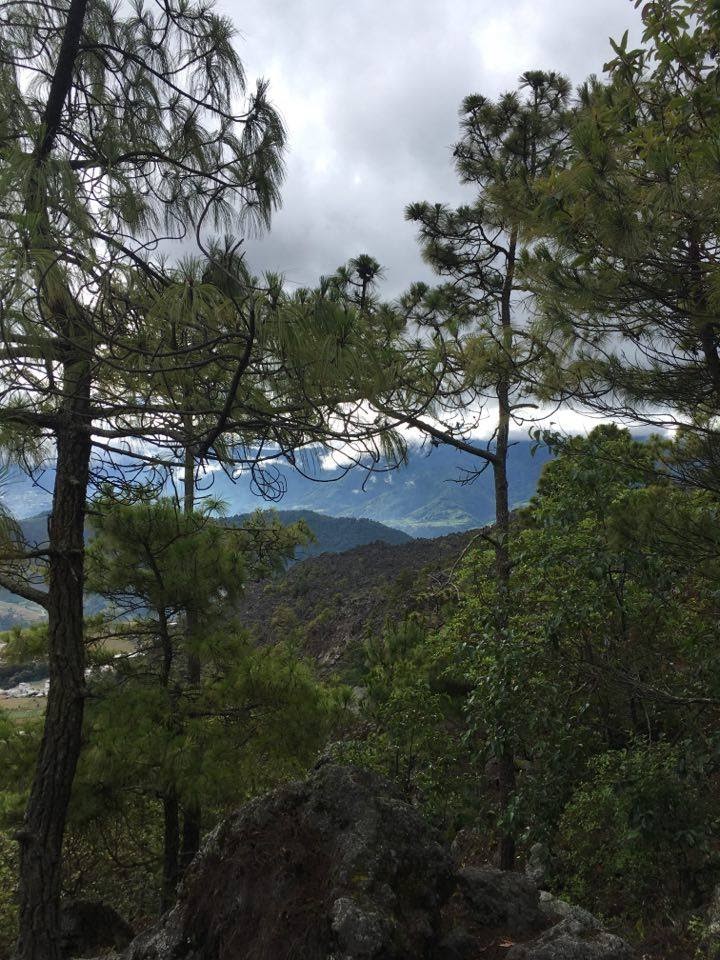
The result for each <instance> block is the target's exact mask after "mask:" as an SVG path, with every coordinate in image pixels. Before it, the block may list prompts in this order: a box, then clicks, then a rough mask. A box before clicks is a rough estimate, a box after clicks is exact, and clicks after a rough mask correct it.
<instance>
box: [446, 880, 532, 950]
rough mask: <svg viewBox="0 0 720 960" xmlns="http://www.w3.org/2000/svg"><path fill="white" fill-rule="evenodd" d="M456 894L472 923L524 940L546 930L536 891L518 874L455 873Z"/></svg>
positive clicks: (528, 881)
mask: <svg viewBox="0 0 720 960" xmlns="http://www.w3.org/2000/svg"><path fill="white" fill-rule="evenodd" d="M457 876H458V887H459V891H460V893H461V895H462V897H463V899H464V901H465V903H466V905H467V908H468V910H469V912H470V914H471V915H472V918H473V920H474V922H475V923H477V924H480V925H482V926H483V927H500V928H502V929H503V930H505V931H506V932H507V933H508V934H509V935H510V936H513V937H514V936H523V935H525V934H527V933H532V932H533V931H534V930H541V929H542V928H543V927H544V926H546V921H545V916H544V914H543V913H542V911H541V910H540V895H539V894H538V890H537V887H536V886H535V884H534V883H532V882H531V881H530V880H527V879H526V878H525V877H524V876H523V875H522V874H520V873H508V872H507V871H505V870H496V869H495V868H494V867H466V868H465V869H464V870H460V872H459V873H458V875H457Z"/></svg>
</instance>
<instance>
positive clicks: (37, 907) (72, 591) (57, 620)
mask: <svg viewBox="0 0 720 960" xmlns="http://www.w3.org/2000/svg"><path fill="white" fill-rule="evenodd" d="M83 366H84V364H83ZM73 392H74V396H73V397H72V401H71V404H70V409H69V410H67V411H66V415H65V424H64V426H63V427H62V428H61V429H60V430H58V433H57V468H56V475H55V489H54V494H53V510H52V515H51V518H50V550H51V560H50V569H49V585H48V603H47V607H48V619H49V624H48V626H49V674H50V690H49V694H48V700H47V710H46V714H45V726H44V731H43V738H42V743H41V745H40V752H39V755H38V759H37V766H36V771H35V778H34V780H33V785H32V790H31V792H30V799H29V800H28V805H27V809H26V812H25V821H24V825H23V829H22V831H21V833H20V836H19V839H20V936H19V940H18V946H17V956H18V958H20V960H60V956H61V954H60V924H59V911H60V888H61V879H62V871H61V867H62V860H61V857H62V844H63V836H64V832H65V821H66V817H67V809H68V804H69V802H70V793H71V789H72V784H73V779H74V776H75V769H76V767H77V762H78V758H79V755H80V747H81V737H82V722H83V709H84V700H85V643H84V630H83V584H84V526H85V504H86V497H87V484H88V475H89V465H90V449H91V440H90V431H89V425H88V424H87V422H85V418H84V417H83V409H82V408H83V407H84V406H86V405H87V404H88V403H89V392H90V391H89V378H88V376H87V373H86V372H84V373H83V375H82V376H81V378H80V380H79V381H75V382H74V383H73Z"/></svg>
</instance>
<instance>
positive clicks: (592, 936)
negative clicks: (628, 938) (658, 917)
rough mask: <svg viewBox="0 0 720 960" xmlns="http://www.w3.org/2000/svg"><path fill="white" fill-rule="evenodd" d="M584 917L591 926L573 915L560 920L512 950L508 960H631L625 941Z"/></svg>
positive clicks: (630, 952) (631, 956)
mask: <svg viewBox="0 0 720 960" xmlns="http://www.w3.org/2000/svg"><path fill="white" fill-rule="evenodd" d="M581 912H582V913H586V911H581ZM587 916H589V917H590V918H591V921H592V922H591V923H587V922H584V921H583V920H581V919H577V918H576V917H572V916H569V917H566V918H564V919H562V920H561V921H560V922H559V923H556V924H555V925H554V926H552V927H550V929H548V930H546V931H545V932H544V933H542V934H540V936H539V937H537V938H535V939H533V940H531V941H529V942H528V943H523V944H517V945H516V946H514V947H512V948H511V949H510V950H509V951H508V953H507V960H632V958H633V951H632V950H631V948H630V947H629V945H628V944H627V943H626V942H625V941H624V940H621V939H620V937H616V936H614V935H613V934H611V933H607V932H606V931H604V930H602V928H601V927H600V925H599V923H598V921H597V920H595V918H594V917H592V916H591V915H590V914H587Z"/></svg>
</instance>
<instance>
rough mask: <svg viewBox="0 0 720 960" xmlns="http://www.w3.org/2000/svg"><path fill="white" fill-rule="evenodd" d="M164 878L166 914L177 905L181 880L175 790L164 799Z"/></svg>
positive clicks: (162, 905) (163, 907) (169, 792)
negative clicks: (178, 887)
mask: <svg viewBox="0 0 720 960" xmlns="http://www.w3.org/2000/svg"><path fill="white" fill-rule="evenodd" d="M163 822H164V827H165V830H164V838H163V876H162V893H161V897H160V910H161V911H162V912H163V913H165V911H166V910H169V909H170V908H171V907H172V906H173V904H174V903H175V896H176V893H177V885H178V881H179V880H180V867H179V855H180V820H179V816H178V800H177V793H176V791H175V789H174V788H173V789H170V790H169V791H168V792H167V794H166V795H165V796H164V797H163Z"/></svg>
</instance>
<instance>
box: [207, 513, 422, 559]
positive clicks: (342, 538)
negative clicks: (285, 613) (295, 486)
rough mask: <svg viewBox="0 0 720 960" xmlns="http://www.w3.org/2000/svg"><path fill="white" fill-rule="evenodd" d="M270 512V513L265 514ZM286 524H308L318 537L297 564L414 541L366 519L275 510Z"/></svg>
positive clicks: (239, 520)
mask: <svg viewBox="0 0 720 960" xmlns="http://www.w3.org/2000/svg"><path fill="white" fill-rule="evenodd" d="M263 512H266V511H263ZM272 512H273V513H274V514H275V515H276V516H277V518H278V519H279V520H280V522H281V523H283V524H291V523H297V522H298V521H299V520H304V521H305V523H306V524H307V525H308V527H309V528H310V530H311V531H312V533H313V534H314V536H315V540H314V542H313V543H309V544H307V545H306V546H301V547H298V548H297V549H296V550H295V558H296V560H304V559H305V558H306V557H315V556H317V555H318V554H321V553H343V552H344V551H345V550H352V549H353V547H359V546H362V545H363V544H365V543H374V542H375V541H378V540H379V541H382V542H383V543H395V544H397V543H408V542H409V541H410V540H411V539H412V538H411V537H410V536H408V534H407V533H403V532H402V531H401V530H394V529H393V528H392V527H387V526H385V524H383V523H378V522H377V521H376V520H368V519H367V518H366V517H328V516H326V515H324V514H322V513H316V512H315V511H313V510H273V511H272ZM249 516H250V514H247V513H245V514H239V515H237V516H234V517H227V518H226V519H225V521H224V522H225V523H230V524H232V523H236V524H240V523H242V522H243V521H244V520H246V519H247V518H248V517H249Z"/></svg>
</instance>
